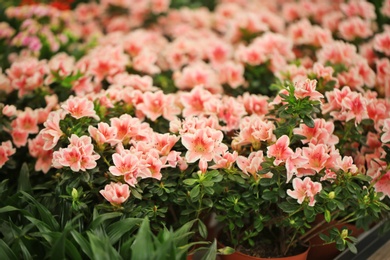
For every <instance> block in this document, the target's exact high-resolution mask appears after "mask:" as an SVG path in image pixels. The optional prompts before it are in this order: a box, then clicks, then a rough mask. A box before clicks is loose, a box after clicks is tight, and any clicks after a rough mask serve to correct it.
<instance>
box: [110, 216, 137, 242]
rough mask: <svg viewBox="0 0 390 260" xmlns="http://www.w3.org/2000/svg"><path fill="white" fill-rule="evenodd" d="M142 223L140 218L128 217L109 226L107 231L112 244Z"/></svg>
mask: <svg viewBox="0 0 390 260" xmlns="http://www.w3.org/2000/svg"><path fill="white" fill-rule="evenodd" d="M140 223H142V219H140V218H126V219H122V220H119V221H117V222H114V223H113V224H111V225H110V226H108V227H107V229H106V231H107V235H108V237H109V239H110V242H111V244H112V245H114V244H115V243H116V242H118V241H119V239H120V238H121V237H122V236H123V235H124V234H126V233H127V232H129V231H131V230H134V229H135V228H137V227H138V226H139V224H140Z"/></svg>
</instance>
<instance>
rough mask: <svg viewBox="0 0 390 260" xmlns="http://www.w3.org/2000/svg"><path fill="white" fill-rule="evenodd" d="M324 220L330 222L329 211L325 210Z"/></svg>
mask: <svg viewBox="0 0 390 260" xmlns="http://www.w3.org/2000/svg"><path fill="white" fill-rule="evenodd" d="M324 218H325V220H326V222H328V223H329V222H330V221H331V218H332V217H331V215H330V211H329V210H325V214H324Z"/></svg>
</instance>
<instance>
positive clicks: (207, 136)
mask: <svg viewBox="0 0 390 260" xmlns="http://www.w3.org/2000/svg"><path fill="white" fill-rule="evenodd" d="M222 139H223V133H222V132H221V131H218V130H215V129H212V128H204V129H199V130H196V131H195V132H194V133H186V134H183V135H182V137H181V142H182V144H183V145H184V147H185V148H186V149H187V152H186V155H185V158H186V160H187V162H189V163H192V162H196V161H197V160H199V166H200V168H202V170H203V171H204V170H205V168H204V166H205V163H207V162H209V161H211V160H213V158H214V157H215V156H217V155H220V154H222V153H224V152H226V151H227V149H228V147H227V146H226V145H225V144H224V143H222ZM206 169H207V167H206Z"/></svg>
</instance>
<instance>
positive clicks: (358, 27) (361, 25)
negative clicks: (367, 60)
mask: <svg viewBox="0 0 390 260" xmlns="http://www.w3.org/2000/svg"><path fill="white" fill-rule="evenodd" d="M338 29H339V33H340V35H341V37H342V38H343V39H345V40H347V41H352V40H354V39H356V38H361V39H365V38H367V37H369V36H371V35H372V34H373V33H374V32H373V31H372V29H371V25H370V22H369V21H366V20H363V19H362V18H360V17H350V18H348V19H346V20H344V21H341V22H340V23H339V28H338Z"/></svg>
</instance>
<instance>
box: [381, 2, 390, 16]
mask: <svg viewBox="0 0 390 260" xmlns="http://www.w3.org/2000/svg"><path fill="white" fill-rule="evenodd" d="M381 13H382V14H383V15H384V16H386V17H390V0H384V1H383V5H382V8H381Z"/></svg>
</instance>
